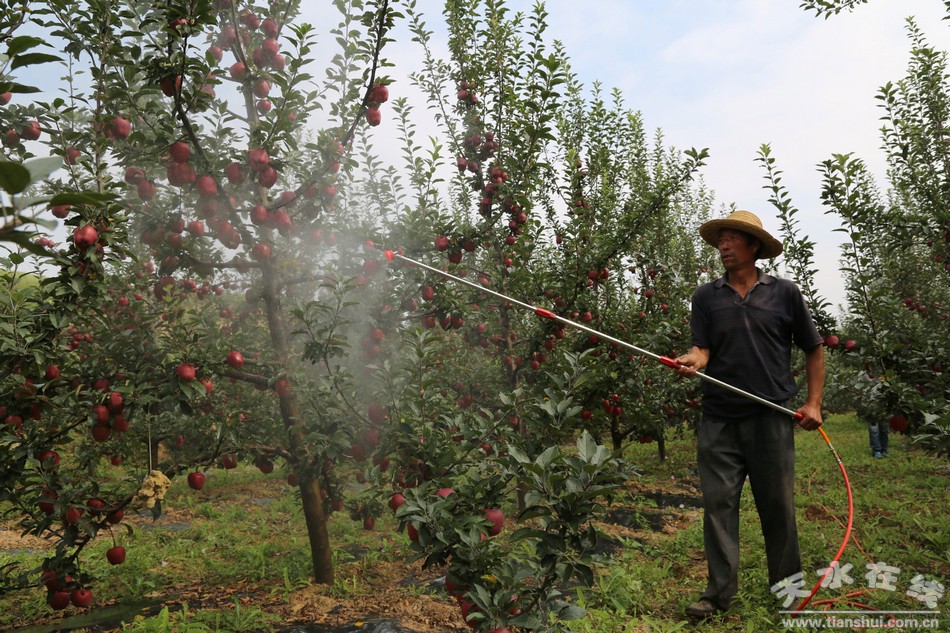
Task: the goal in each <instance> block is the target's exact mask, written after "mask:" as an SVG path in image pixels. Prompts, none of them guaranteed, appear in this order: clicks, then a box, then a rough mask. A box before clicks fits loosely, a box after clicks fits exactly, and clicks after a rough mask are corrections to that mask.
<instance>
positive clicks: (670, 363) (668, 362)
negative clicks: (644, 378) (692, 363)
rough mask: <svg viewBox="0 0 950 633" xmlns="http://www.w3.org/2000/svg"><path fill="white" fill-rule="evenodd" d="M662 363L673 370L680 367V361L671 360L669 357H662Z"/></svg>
mask: <svg viewBox="0 0 950 633" xmlns="http://www.w3.org/2000/svg"><path fill="white" fill-rule="evenodd" d="M660 362H661V363H663V364H664V365H666V366H667V367H672V368H673V369H676V368H677V367H680V363H679V361H678V360H676V359H675V358H670V357H669V356H660Z"/></svg>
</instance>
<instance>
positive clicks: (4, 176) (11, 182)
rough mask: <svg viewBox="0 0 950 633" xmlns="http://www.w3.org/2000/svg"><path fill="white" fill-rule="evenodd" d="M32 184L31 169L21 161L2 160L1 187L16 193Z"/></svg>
mask: <svg viewBox="0 0 950 633" xmlns="http://www.w3.org/2000/svg"><path fill="white" fill-rule="evenodd" d="M29 186H30V170H28V169H27V168H26V167H24V166H23V165H21V164H20V163H13V162H10V161H0V188H2V189H3V190H4V191H6V192H7V193H8V194H10V195H16V194H18V193H20V192H21V191H23V190H24V189H26V188H27V187H29Z"/></svg>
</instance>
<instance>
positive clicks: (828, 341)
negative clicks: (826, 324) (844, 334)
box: [825, 334, 840, 349]
mask: <svg viewBox="0 0 950 633" xmlns="http://www.w3.org/2000/svg"><path fill="white" fill-rule="evenodd" d="M839 341H840V339H839V338H838V337H837V336H835V335H834V334H832V335H831V336H826V337H825V345H826V346H828V347H830V348H831V349H834V348H836V347H838V342H839Z"/></svg>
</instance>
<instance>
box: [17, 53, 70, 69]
mask: <svg viewBox="0 0 950 633" xmlns="http://www.w3.org/2000/svg"><path fill="white" fill-rule="evenodd" d="M61 59H62V58H60V57H58V56H56V55H50V54H49V53H29V54H27V55H18V56H17V57H15V58H14V59H13V63H12V64H10V70H16V69H17V68H23V67H24V66H33V65H36V64H46V63H48V62H58V61H60V60H61Z"/></svg>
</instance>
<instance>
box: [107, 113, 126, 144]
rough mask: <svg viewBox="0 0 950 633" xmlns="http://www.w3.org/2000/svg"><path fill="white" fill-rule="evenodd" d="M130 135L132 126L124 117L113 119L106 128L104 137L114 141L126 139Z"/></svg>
mask: <svg viewBox="0 0 950 633" xmlns="http://www.w3.org/2000/svg"><path fill="white" fill-rule="evenodd" d="M131 133H132V124H131V123H130V122H129V120H128V119H126V118H125V117H121V116H117V117H113V118H112V119H111V120H110V121H109V123H108V125H107V127H106V136H107V137H109V138H114V139H120V140H122V139H127V138H129V134H131Z"/></svg>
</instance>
